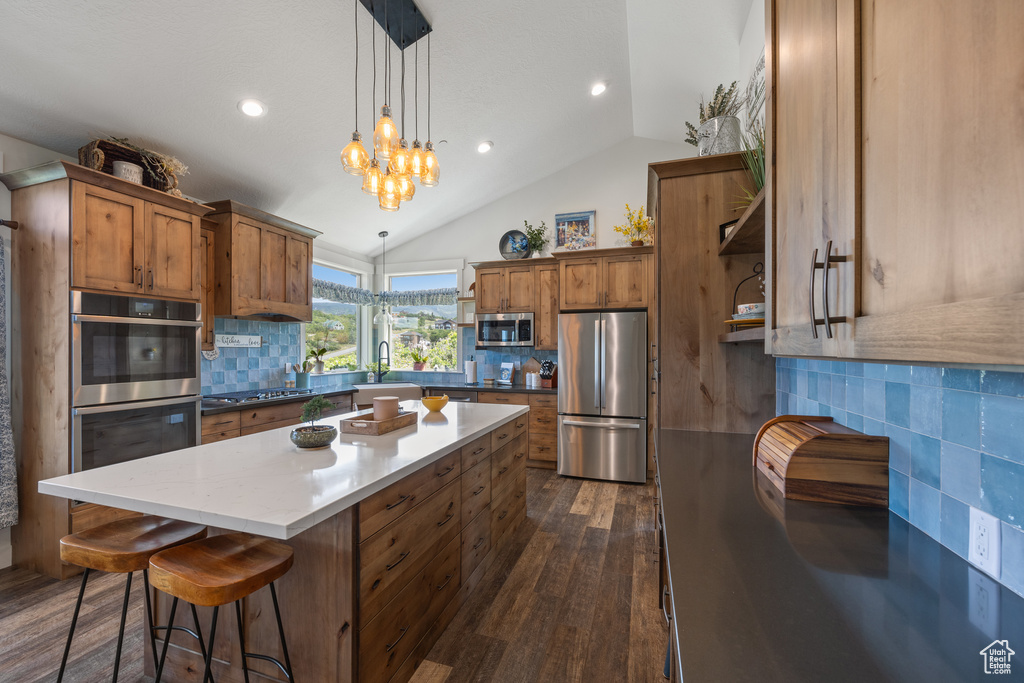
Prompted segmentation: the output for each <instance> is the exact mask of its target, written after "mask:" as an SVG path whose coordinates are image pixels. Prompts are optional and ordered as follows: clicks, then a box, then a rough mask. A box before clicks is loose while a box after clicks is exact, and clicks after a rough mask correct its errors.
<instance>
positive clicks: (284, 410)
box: [240, 401, 302, 434]
mask: <svg viewBox="0 0 1024 683" xmlns="http://www.w3.org/2000/svg"><path fill="white" fill-rule="evenodd" d="M240 413H241V419H242V429H243V430H244V429H245V428H246V427H255V426H257V425H265V424H272V423H278V422H286V423H287V424H298V423H299V422H301V421H302V402H301V401H295V402H289V403H281V404H276V405H270V406H263V407H262V408H249V409H247V410H242V411H240ZM242 433H243V434H245V432H244V431H243V432H242ZM250 433H254V432H250Z"/></svg>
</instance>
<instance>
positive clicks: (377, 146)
mask: <svg viewBox="0 0 1024 683" xmlns="http://www.w3.org/2000/svg"><path fill="white" fill-rule="evenodd" d="M397 149H398V128H397V127H396V126H395V122H394V121H392V120H391V107H389V106H388V105H386V104H385V105H384V106H383V107H381V108H380V118H379V119H378V120H377V127H376V128H374V129H373V152H374V154H376V155H377V157H378V158H379V159H383V160H384V161H387V160H388V159H390V158H391V155H392V154H393V153H394V152H395V151H396V150H397Z"/></svg>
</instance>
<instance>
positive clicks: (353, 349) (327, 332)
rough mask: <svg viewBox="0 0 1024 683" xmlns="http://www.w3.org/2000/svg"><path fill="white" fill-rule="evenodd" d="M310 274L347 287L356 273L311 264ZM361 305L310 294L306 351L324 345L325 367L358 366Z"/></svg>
mask: <svg viewBox="0 0 1024 683" xmlns="http://www.w3.org/2000/svg"><path fill="white" fill-rule="evenodd" d="M313 277H314V278H315V279H317V280H327V281H328V282H337V283H338V284H342V285H348V286H349V287H358V286H359V276H358V275H356V274H355V273H349V272H347V271H344V270H339V269H337V268H331V267H329V266H322V265H319V264H316V263H314V264H313ZM360 308H361V307H360V306H357V305H356V304H342V303H338V302H337V301H329V300H327V299H318V298H316V297H313V322H311V323H308V324H307V325H306V353H309V352H310V351H315V350H317V349H321V348H323V349H327V356H326V357H325V358H324V370H357V369H359V339H360V335H359V332H360V326H361V320H360V319H361V318H362V317H363V316H362V315H361V311H360Z"/></svg>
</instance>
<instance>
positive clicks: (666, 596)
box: [661, 586, 672, 626]
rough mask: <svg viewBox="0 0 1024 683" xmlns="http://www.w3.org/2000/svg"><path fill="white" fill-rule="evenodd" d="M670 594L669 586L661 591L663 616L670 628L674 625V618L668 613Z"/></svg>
mask: <svg viewBox="0 0 1024 683" xmlns="http://www.w3.org/2000/svg"><path fill="white" fill-rule="evenodd" d="M669 597H670V593H669V592H668V586H665V587H664V588H662V589H661V614H662V616H664V617H665V624H667V625H668V626H671V625H672V617H671V616H669V613H668V599H669Z"/></svg>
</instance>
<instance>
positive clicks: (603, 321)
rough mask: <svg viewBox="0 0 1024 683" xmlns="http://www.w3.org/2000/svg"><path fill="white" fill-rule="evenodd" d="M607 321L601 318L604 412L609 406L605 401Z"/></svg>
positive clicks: (602, 401)
mask: <svg viewBox="0 0 1024 683" xmlns="http://www.w3.org/2000/svg"><path fill="white" fill-rule="evenodd" d="M605 329H606V328H605V320H604V318H601V410H604V409H605V407H606V404H607V401H606V400H605V387H606V373H607V362H606V361H607V357H606V356H607V350H606V349H607V344H605V341H606V339H605Z"/></svg>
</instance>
